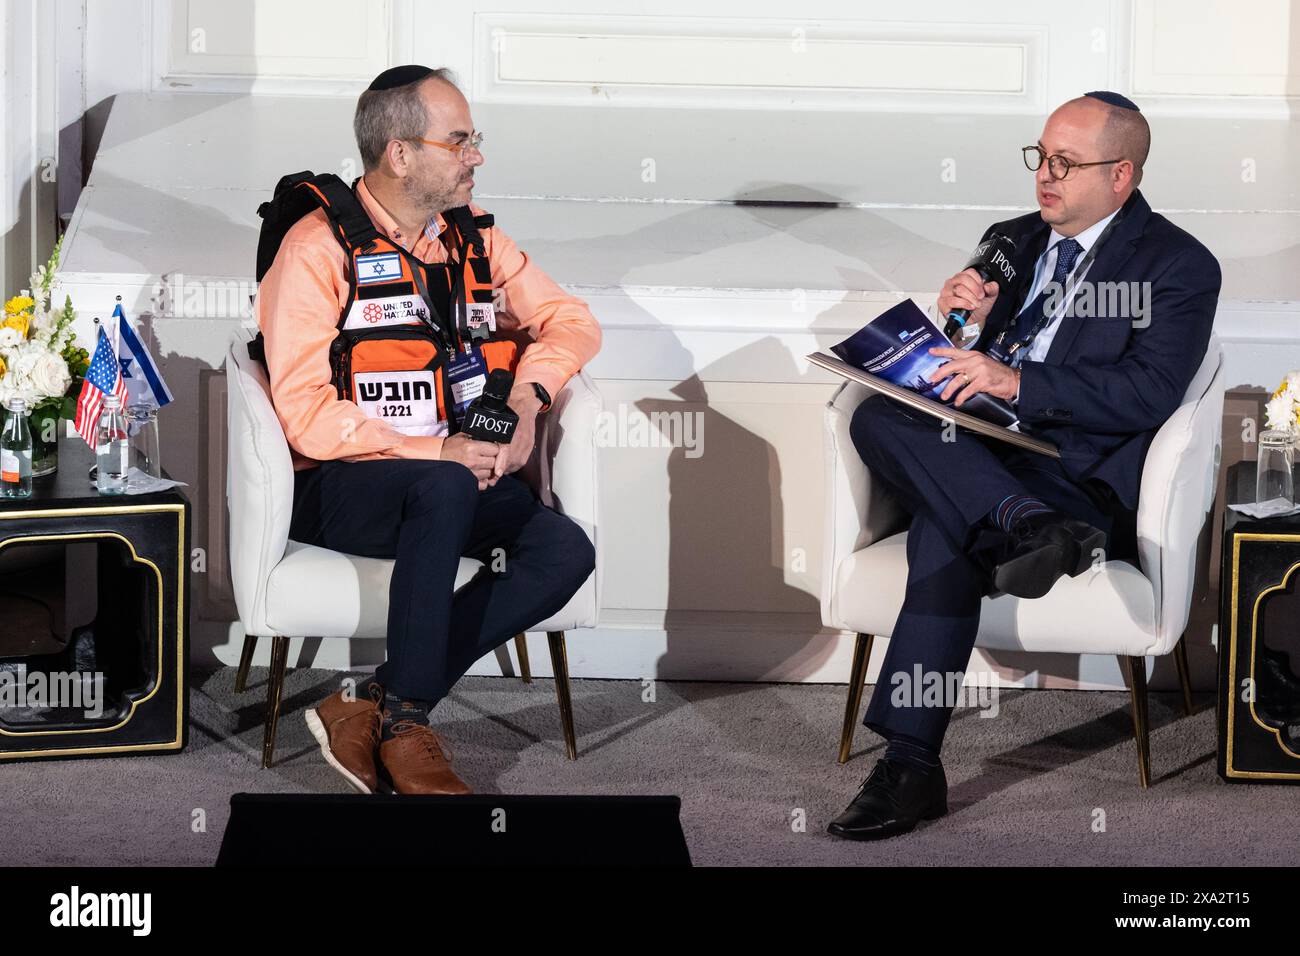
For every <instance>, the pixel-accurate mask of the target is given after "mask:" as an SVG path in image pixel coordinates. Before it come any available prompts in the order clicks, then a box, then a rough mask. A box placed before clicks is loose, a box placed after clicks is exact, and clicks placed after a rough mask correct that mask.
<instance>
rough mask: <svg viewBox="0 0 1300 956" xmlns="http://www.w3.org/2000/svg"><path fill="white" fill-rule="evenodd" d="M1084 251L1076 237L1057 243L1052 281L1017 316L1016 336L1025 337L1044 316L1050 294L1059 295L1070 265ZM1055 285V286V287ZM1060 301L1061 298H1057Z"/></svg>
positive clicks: (1018, 337)
mask: <svg viewBox="0 0 1300 956" xmlns="http://www.w3.org/2000/svg"><path fill="white" fill-rule="evenodd" d="M1082 251H1083V246H1081V245H1079V243H1078V242H1077V241H1076V240H1074V239H1062V240H1061V241H1060V242H1058V243H1057V244H1056V268H1055V269H1053V270H1052V281H1051V282H1050V283H1047V284H1045V285H1044V286H1043V291H1042V292H1040V293H1038V296H1037V298H1035V299H1034V301H1033V302H1031V303H1029V305H1028V306H1026V307H1025V309H1024V310H1023V311H1022V312H1021V313H1020V314H1019V315H1018V316H1016V338H1017V339H1023V338H1024V337H1025V336H1026V335H1028V334H1029V331H1030V329H1032V328H1033V327H1034V323H1035V322H1037V321H1038V320H1039V319H1040V318H1042V315H1043V310H1044V308H1045V307H1046V305H1047V299H1048V296H1049V295H1051V293H1052V292H1053V291H1055V292H1056V295H1057V296H1058V297H1059V296H1060V294H1061V289H1062V287H1064V285H1065V277H1066V276H1068V275H1069V274H1070V267H1071V266H1073V265H1074V260H1075V259H1077V258H1079V253H1080V252H1082ZM1053 287H1055V288H1053ZM1056 301H1057V302H1058V303H1059V302H1060V299H1059V298H1058V299H1057V300H1056Z"/></svg>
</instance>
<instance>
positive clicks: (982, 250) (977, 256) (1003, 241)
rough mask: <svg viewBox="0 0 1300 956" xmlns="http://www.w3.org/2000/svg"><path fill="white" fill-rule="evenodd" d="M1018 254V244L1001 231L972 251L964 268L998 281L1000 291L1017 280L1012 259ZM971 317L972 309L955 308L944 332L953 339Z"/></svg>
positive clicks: (949, 314) (985, 280) (983, 277)
mask: <svg viewBox="0 0 1300 956" xmlns="http://www.w3.org/2000/svg"><path fill="white" fill-rule="evenodd" d="M1015 255H1016V244H1015V243H1014V242H1013V241H1012V240H1011V239H1009V238H1008V237H1007V236H1004V235H1003V234H1002V233H1000V232H995V233H993V235H991V236H989V237H988V238H987V239H985V240H984V241H983V242H981V243H980V244H979V245H978V246H976V247H975V251H974V252H973V253H971V257H970V261H969V262H967V263H966V265H964V266H962V270H963V271H964V270H966V269H974V270H975V271H976V272H978V273H979V276H980V280H981V281H983V282H996V283H997V284H998V291H1002V290H1004V289H1007V288H1009V287H1010V286H1011V284H1012V283H1013V282H1015V280H1016V267H1015V266H1014V265H1013V264H1012V260H1013V259H1014V258H1015ZM969 318H970V309H953V310H952V311H951V312H949V313H948V323H947V325H945V326H944V327H943V334H944V335H946V336H948V338H949V339H952V338H953V337H954V336H955V335H956V334H957V333H958V331H959V330H960V329H961V328H962V326H964V325H965V324H966V320H967V319H969Z"/></svg>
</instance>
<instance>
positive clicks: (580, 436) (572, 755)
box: [226, 330, 601, 767]
mask: <svg viewBox="0 0 1300 956" xmlns="http://www.w3.org/2000/svg"><path fill="white" fill-rule="evenodd" d="M249 338H250V336H249V334H248V333H247V331H245V330H241V332H240V333H239V334H238V335H237V336H236V338H235V341H234V342H233V343H232V344H231V347H230V350H229V352H228V353H227V355H226V376H227V394H228V412H229V443H230V448H229V471H228V473H227V476H226V504H227V508H228V509H229V514H230V568H231V577H232V581H233V585H234V592H235V604H236V607H237V608H238V610H239V618H240V622H241V624H242V626H243V630H244V645H243V651H242V654H241V656H240V662H239V670H238V672H237V674H236V678H235V689H236V691H243V689H244V686H245V682H246V680H247V677H248V668H249V664H250V662H251V660H252V657H253V653H254V651H255V649H256V647H257V639H258V637H260V636H267V637H270V638H271V639H272V645H271V675H270V679H269V680H268V683H267V697H266V730H265V735H264V739H263V744H262V766H264V767H269V766H270V765H271V761H272V756H273V754H274V750H275V729H276V723H277V721H278V719H279V713H280V695H281V690H282V688H283V685H284V672H285V664H286V660H287V657H288V650H289V639H290V638H291V637H306V636H312V637H347V638H360V637H376V638H382V637H384V636H385V631H386V627H387V621H388V584H389V579H390V578H391V577H392V573H393V561H391V560H382V559H378V558H365V557H358V556H356V555H350V554H344V553H342V552H338V551H330V550H328V549H326V548H320V547H315V546H312V545H307V544H302V543H300V542H297V541H291V540H290V539H289V518H290V513H291V510H292V506H293V465H292V462H291V460H290V456H289V445H288V442H287V441H286V440H285V437H284V431H283V430H282V428H281V427H280V422H279V419H278V418H277V417H276V414H275V409H274V408H273V406H272V404H271V393H270V386H269V383H268V382H267V377H266V372H265V370H264V369H263V368H262V366H261V364H260V363H259V362H256V361H254V360H252V359H250V358H249V357H248V350H247V342H248V339H249ZM600 410H601V400H600V396H599V394H598V393H597V392H596V389H595V387H594V386H593V385H592V383H591V380H590V379H589V378H588V377H587V375H586V373H585V372H580V373H579V374H577V375H575V376H574V377H573V378H572V379H571V380H570V381H569V383H568V385H566V386H565V388H564V389H563V390H562V391H561V392H560V393H559V394H558V395H557V396H555V398H554V400H553V403H552V406H551V409H550V411H549V412H547V414H546V415H545V416H543V418H542V421H541V423H540V427H539V431H538V438H537V449H536V451H535V452H534V455H533V458H532V460H531V461H530V462H529V465H528V467H527V468H525V469H524V472H523V475H524V477H525V478H526V479H527V480H528V482H529V484H530V485H532V487H533V488H534V490H536V491H537V492H538V494H539V497H540V498H541V500H542V502H543V503H545V504H547V505H549V506H551V507H553V508H555V509H556V510H557V511H559V512H561V513H562V514H564V515H567V516H568V517H569V518H572V519H573V520H574V521H576V522H577V523H578V524H579V525H580V526H581V527H582V529H583V530H584V531H585V532H587V536H588V537H589V538H590V539H591V541H592V544H593V545H594V546H595V547H596V569H595V571H594V572H593V573H592V575H591V576H590V577H589V578H588V579H587V581H586V582H585V583H584V584H583V586H582V588H581V589H580V590H579V591H578V593H577V594H575V595H574V596H573V598H572V599H571V600H570V601H569V603H568V604H566V605H565V606H564V608H563V609H562V610H561V611H560V612H559V613H558V614H556V615H555V616H553V617H552V618H550V619H549V620H546V621H540V622H538V624H537V625H536V630H539V631H545V632H546V634H547V639H548V642H549V644H550V652H551V663H552V666H553V670H554V674H555V690H556V696H557V698H558V700H559V706H560V718H561V722H562V724H563V729H564V742H565V750H566V751H567V753H568V756H569V759H571V760H572V759H576V758H577V742H576V736H575V733H574V727H573V707H572V704H571V700H570V694H569V669H568V659H567V656H566V650H565V641H564V632H565V631H569V630H572V629H573V628H578V627H595V626H596V619H597V609H598V608H599V607H600V585H601V561H600V540H599V538H598V537H597V531H596V504H597V500H598V499H597V488H596V478H597V472H596V441H595V434H596V424H597V415H598V414H599V413H600ZM479 567H480V564H479V562H477V561H474V560H471V559H469V558H464V559H462V560H461V563H460V570H459V573H458V575H457V578H456V586H457V587H458V588H459V587H461V586H463V585H464V584H466V583H468V581H469V580H470V578H472V577H473V576H474V574H475V572H476V571H477V570H478V568H479ZM515 647H516V650H517V653H518V656H519V665H520V673H521V676H522V677H523V679H524V680H525V681H529V680H531V677H530V674H529V666H528V651H527V645H526V643H525V641H524V635H522V634H520V635H518V636H517V637H516V638H515Z"/></svg>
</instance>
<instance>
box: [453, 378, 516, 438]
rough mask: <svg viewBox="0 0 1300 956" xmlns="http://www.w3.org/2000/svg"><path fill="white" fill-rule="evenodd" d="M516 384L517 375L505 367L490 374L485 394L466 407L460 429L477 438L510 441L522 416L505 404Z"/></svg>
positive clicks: (484, 390)
mask: <svg viewBox="0 0 1300 956" xmlns="http://www.w3.org/2000/svg"><path fill="white" fill-rule="evenodd" d="M514 384H515V377H514V375H512V374H511V373H510V372H507V371H506V370H505V369H503V368H499V369H497V370H496V371H494V372H493V373H492V374H491V375H489V376H488V379H487V384H486V385H484V386H483V394H482V395H480V396H479V397H478V398H476V399H474V401H472V402H470V403H469V407H468V408H466V409H465V424H464V425H463V426H462V428H461V431H463V432H464V433H465V434H466V435H468V436H469V437H470V438H472V439H474V440H475V441H491V442H496V443H497V444H500V445H507V444H509V443H510V439H511V438H513V437H514V436H515V426H516V425H518V424H519V415H518V414H517V413H516V412H514V411H512V410H511V408H510V406H509V405H507V404H506V400H507V399H508V398H509V397H510V389H511V388H513V387H514Z"/></svg>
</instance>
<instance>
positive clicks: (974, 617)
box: [829, 92, 1220, 840]
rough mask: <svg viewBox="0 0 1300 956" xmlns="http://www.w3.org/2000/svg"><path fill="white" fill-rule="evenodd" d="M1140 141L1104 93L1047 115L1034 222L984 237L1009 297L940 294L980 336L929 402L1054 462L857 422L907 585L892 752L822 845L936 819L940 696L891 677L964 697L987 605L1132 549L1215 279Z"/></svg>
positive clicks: (976, 280) (1128, 113)
mask: <svg viewBox="0 0 1300 956" xmlns="http://www.w3.org/2000/svg"><path fill="white" fill-rule="evenodd" d="M1150 142H1151V136H1150V130H1149V128H1148V126H1147V123H1146V119H1145V118H1144V117H1143V116H1142V114H1141V113H1140V112H1139V111H1138V108H1137V107H1136V106H1135V105H1134V104H1133V103H1132V102H1130V101H1129V100H1127V99H1126V98H1124V97H1123V96H1120V95H1119V94H1116V93H1110V92H1096V93H1089V94H1087V95H1085V96H1082V97H1079V98H1078V99H1074V100H1071V101H1070V102H1068V103H1066V104H1064V105H1063V106H1061V107H1060V108H1059V109H1057V110H1056V111H1055V112H1054V113H1052V115H1051V116H1050V117H1048V120H1047V123H1046V125H1045V126H1044V128H1043V133H1042V138H1041V139H1040V140H1039V141H1038V142H1037V143H1036V144H1035V145H1034V146H1029V147H1025V149H1024V156H1025V165H1026V166H1027V167H1028V168H1029V169H1031V170H1033V171H1035V177H1034V179H1035V186H1036V195H1037V199H1038V206H1039V212H1038V213H1032V214H1030V215H1027V216H1021V217H1020V218H1018V219H1012V220H1010V221H1008V222H1003V223H998V224H995V225H994V226H992V227H990V228H989V230H988V231H987V232H985V234H984V238H985V239H987V238H989V237H990V236H991V235H992V234H993V233H995V232H998V233H1002V234H1004V235H1006V236H1008V237H1009V238H1010V239H1012V240H1013V241H1014V242H1015V247H1016V257H1015V263H1014V265H1015V268H1016V276H1017V277H1018V278H1017V281H1015V282H1014V283H1013V286H1014V287H1012V288H1007V289H1001V288H999V286H998V285H997V283H994V282H988V283H984V282H982V281H981V279H980V276H979V275H978V273H976V272H975V271H974V270H973V269H968V270H965V271H963V272H960V273H958V274H957V275H955V276H953V277H952V278H950V279H949V280H948V281H947V282H945V283H944V286H943V290H942V291H941V292H940V293H939V299H938V310H939V314H940V315H942V316H946V315H947V314H948V313H949V312H950V311H951V310H954V309H968V310H970V316H969V319H968V320H967V322H968V324H969V323H976V324H979V325H980V326H982V330H981V332H980V335H979V338H978V340H977V341H976V344H975V347H974V348H973V349H971V350H965V351H964V350H961V349H936V350H934V351H935V354H938V355H941V356H943V357H945V358H947V359H949V361H948V362H946V363H945V364H944V365H943V366H942V367H941V368H940V369H939V370H938V371H937V372H936V373H935V375H934V381H939V380H941V379H944V378H947V379H949V381H948V385H947V387H946V388H945V389H944V392H943V398H944V399H945V400H946V399H949V398H954V396H955V401H954V404H955V405H956V407H961V406H962V405H963V404H964V403H965V401H966V400H967V399H968V398H969V397H970V396H971V395H974V394H976V393H978V392H986V393H988V394H990V395H993V396H996V397H998V398H1002V399H1006V400H1008V401H1010V402H1013V403H1015V405H1016V408H1017V411H1018V414H1019V417H1020V423H1021V425H1020V427H1021V429H1022V430H1023V431H1026V432H1028V433H1031V434H1033V435H1034V436H1036V437H1039V438H1043V439H1045V440H1046V441H1049V442H1051V443H1052V444H1054V445H1056V446H1057V447H1058V448H1059V449H1060V452H1061V458H1060V460H1059V461H1057V460H1055V459H1052V458H1049V457H1047V456H1044V455H1039V454H1037V453H1034V452H1029V451H1022V450H1019V449H1017V448H1016V447H1015V446H1012V445H1010V444H1007V443H1005V442H1000V441H997V440H994V439H986V438H982V437H980V436H978V435H974V434H969V433H966V432H960V433H955V435H954V433H953V432H952V430H951V429H945V428H944V427H943V426H942V424H941V423H940V422H938V421H937V420H936V419H933V418H930V417H928V416H924V415H921V414H919V413H913V412H909V411H908V410H907V409H906V408H905V407H904V406H902V405H901V404H898V403H896V402H893V401H890V400H889V399H887V398H885V397H883V396H879V395H877V396H873V397H871V398H868V399H867V400H866V401H864V402H863V403H862V404H861V405H860V406H859V407H858V408H857V410H856V411H855V412H854V415H853V421H852V425H851V430H850V431H851V435H852V437H853V442H854V445H855V446H856V447H857V449H858V453H859V454H860V455H861V456H862V459H863V461H864V462H865V463H866V464H867V466H868V467H869V468H870V469H871V472H872V473H873V475H874V476H875V477H877V478H879V479H880V480H882V481H883V482H884V483H885V484H886V486H887V487H889V488H890V490H891V491H893V492H894V494H895V495H896V496H897V497H898V499H899V500H900V501H901V502H902V504H903V506H904V507H905V508H906V510H907V511H908V512H909V513H910V514H911V515H912V523H911V526H910V529H909V531H908V539H907V556H908V578H907V592H906V596H905V598H904V601H903V607H902V610H901V611H900V613H899V616H898V621H897V623H896V625H895V627H894V631H893V634H892V636H891V639H890V642H889V649H888V652H887V654H886V656H885V660H884V664H883V666H882V668H881V673H880V678H879V681H878V683H877V684H876V688H875V692H874V693H873V695H872V698H871V703H870V705H869V706H868V707H867V713H866V716H865V718H864V720H863V723H864V724H865V725H866V726H867V727H870V728H871V729H872V730H875V731H876V732H877V733H879V734H880V735H881V736H883V737H884V738H886V740H887V741H888V744H887V747H886V750H885V755H884V756H883V757H882V758H881V759H880V760H879V761H878V762H877V763H876V766H875V767H874V768H873V770H872V771H871V774H870V775H869V776H868V777H867V779H866V780H865V781H864V783H863V785H862V787H861V789H860V790H859V791H858V794H857V796H856V797H855V798H854V800H853V802H852V804H850V806H849V807H848V809H846V810H845V811H844V813H842V814H841V815H840V816H839V817H837V818H836V819H835V820H834V821H833V822H832V823H831V824H830V827H829V831H830V832H831V833H833V834H835V835H836V836H841V837H845V838H848V839H858V840H871V839H880V838H882V837H888V836H893V835H895V834H898V833H905V832H907V831H909V830H911V829H913V828H914V827H915V826H916V825H917V824H918V823H919V822H920V821H921V820H929V819H934V818H935V817H939V816H942V815H943V814H945V813H946V812H947V792H948V787H947V781H946V779H945V777H944V772H943V765H942V763H941V762H940V759H939V750H940V747H941V745H942V742H943V736H944V733H945V731H946V730H947V727H948V721H949V718H950V717H951V712H952V704H953V702H952V701H947V700H945V701H943V702H942V703H941V704H939V705H938V706H936V705H935V704H934V702H933V701H932V700H927V701H925V702H922V700H919V699H918V698H922V697H923V696H924V695H920V694H916V695H913V694H898V693H895V690H896V687H897V686H898V684H897V680H896V679H895V676H894V675H901V678H900V679H903V680H912V679H913V677H914V675H915V674H916V673H918V671H917V668H919V673H921V674H922V675H924V676H925V679H927V680H930V679H932V678H931V677H930V675H939V679H941V680H942V683H941V684H940V685H938V686H942V687H949V686H960V683H961V682H960V679H959V678H960V676H961V673H962V672H963V671H964V670H965V669H966V666H967V663H968V661H969V659H970V654H971V650H972V648H973V647H974V645H975V636H976V631H977V630H978V627H979V614H980V602H981V599H982V597H983V596H984V595H986V594H989V593H993V592H994V591H1000V592H1003V593H1007V594H1014V595H1017V596H1019V597H1024V598H1036V597H1041V596H1042V595H1044V594H1046V593H1047V592H1048V590H1050V589H1051V587H1052V585H1053V583H1055V581H1056V580H1057V579H1058V578H1059V577H1060V576H1061V575H1063V574H1069V575H1078V574H1081V573H1082V572H1083V571H1085V570H1086V569H1087V568H1088V567H1089V566H1091V564H1092V563H1093V562H1094V560H1097V559H1098V557H1099V556H1104V555H1106V554H1109V555H1111V556H1117V557H1124V556H1126V555H1131V554H1132V553H1133V551H1134V547H1135V541H1134V525H1135V516H1136V510H1137V504H1138V488H1139V485H1140V481H1141V474H1142V463H1143V460H1144V458H1145V457H1146V453H1147V449H1148V448H1149V447H1150V444H1151V441H1152V439H1153V438H1154V437H1155V434H1156V431H1157V430H1158V429H1159V428H1160V426H1161V425H1163V424H1164V423H1165V422H1166V421H1167V420H1168V419H1169V417H1170V416H1171V415H1172V414H1173V412H1174V410H1175V409H1176V408H1177V407H1178V406H1179V404H1180V403H1181V402H1182V399H1183V395H1184V394H1185V392H1186V390H1187V388H1188V386H1189V385H1190V384H1191V381H1192V379H1193V377H1194V376H1195V374H1196V371H1197V369H1198V368H1199V367H1200V365H1201V362H1202V360H1203V358H1204V357H1205V352H1206V347H1207V345H1208V342H1209V338H1210V330H1211V326H1212V324H1213V321H1214V311H1215V305H1216V303H1217V301H1218V295H1219V278H1220V277H1219V264H1218V262H1217V261H1216V260H1215V258H1214V256H1213V255H1211V254H1210V252H1209V250H1207V249H1206V248H1205V247H1204V246H1203V245H1201V243H1199V242H1198V241H1197V240H1196V239H1194V238H1193V237H1192V236H1190V235H1189V234H1187V233H1186V232H1184V231H1183V230H1182V229H1179V228H1178V227H1177V226H1175V225H1173V224H1172V223H1171V222H1169V220H1167V219H1165V217H1164V216H1161V215H1159V214H1158V213H1154V212H1152V211H1151V207H1150V206H1149V205H1147V202H1146V200H1145V199H1144V198H1143V197H1142V194H1141V193H1140V192H1139V191H1138V189H1137V186H1138V183H1139V182H1141V179H1142V166H1143V163H1144V162H1145V161H1146V158H1147V152H1148V150H1149V148H1150ZM954 439H955V440H954ZM953 675H955V676H956V678H958V679H957V680H956V683H955V684H953V683H952V679H953Z"/></svg>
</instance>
